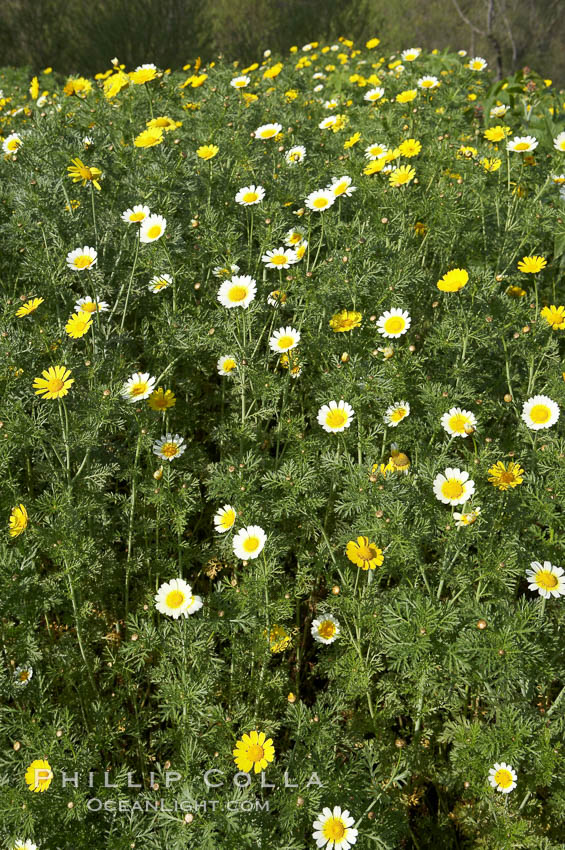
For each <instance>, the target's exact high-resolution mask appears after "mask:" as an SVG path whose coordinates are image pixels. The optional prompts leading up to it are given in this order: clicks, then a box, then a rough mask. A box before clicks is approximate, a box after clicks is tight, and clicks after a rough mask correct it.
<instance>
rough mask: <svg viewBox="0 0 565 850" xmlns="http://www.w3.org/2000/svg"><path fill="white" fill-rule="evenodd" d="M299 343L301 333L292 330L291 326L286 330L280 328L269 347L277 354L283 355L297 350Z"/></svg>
mask: <svg viewBox="0 0 565 850" xmlns="http://www.w3.org/2000/svg"><path fill="white" fill-rule="evenodd" d="M299 342H300V331H297V330H295V328H291V327H290V325H289V326H287V327H286V328H279V329H278V331H275V332H274V334H273V335H272V337H271V338H270V340H269V346H270V348H271V351H274V352H275V354H281V353H283V352H285V351H290V350H291V349H292V348H296V346H297V345H298V343H299Z"/></svg>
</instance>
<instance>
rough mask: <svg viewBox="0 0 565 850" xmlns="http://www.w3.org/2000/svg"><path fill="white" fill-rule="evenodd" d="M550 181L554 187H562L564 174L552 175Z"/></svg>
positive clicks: (564, 182) (564, 180)
mask: <svg viewBox="0 0 565 850" xmlns="http://www.w3.org/2000/svg"><path fill="white" fill-rule="evenodd" d="M551 179H552V180H553V182H554V183H555V185H556V186H563V184H565V174H552V175H551Z"/></svg>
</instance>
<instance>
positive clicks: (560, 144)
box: [553, 131, 565, 152]
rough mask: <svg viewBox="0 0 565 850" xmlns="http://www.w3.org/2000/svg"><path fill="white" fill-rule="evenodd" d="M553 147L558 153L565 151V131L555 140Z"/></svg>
mask: <svg viewBox="0 0 565 850" xmlns="http://www.w3.org/2000/svg"><path fill="white" fill-rule="evenodd" d="M553 147H554V148H555V150H556V151H562V152H563V151H565V131H564V132H562V133H559V135H558V136H556V137H555V138H554V140H553Z"/></svg>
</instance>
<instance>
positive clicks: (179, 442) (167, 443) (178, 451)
mask: <svg viewBox="0 0 565 850" xmlns="http://www.w3.org/2000/svg"><path fill="white" fill-rule="evenodd" d="M183 444H184V438H183V437H181V436H179V434H175V436H174V437H173V435H172V434H165V436H164V437H161V439H160V440H156V442H155V443H154V444H153V454H155V455H157V456H158V457H160V458H162V459H163V460H168V461H172V460H174V459H175V458H176V457H180V456H181V455H182V454H183V452H185V451H186V445H183Z"/></svg>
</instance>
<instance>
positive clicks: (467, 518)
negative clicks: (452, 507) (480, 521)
mask: <svg viewBox="0 0 565 850" xmlns="http://www.w3.org/2000/svg"><path fill="white" fill-rule="evenodd" d="M480 512H481V509H480V508H479V507H476V508H473V510H472V511H469V512H468V513H459V512H458V511H454V512H453V519H454V520H455V525H456V526H457V528H465V527H466V526H468V525H473V523H474V522H476V521H477V517H478V516H479V514H480Z"/></svg>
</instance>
